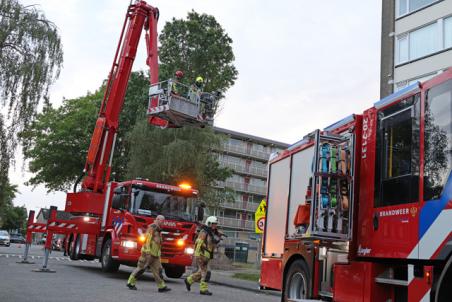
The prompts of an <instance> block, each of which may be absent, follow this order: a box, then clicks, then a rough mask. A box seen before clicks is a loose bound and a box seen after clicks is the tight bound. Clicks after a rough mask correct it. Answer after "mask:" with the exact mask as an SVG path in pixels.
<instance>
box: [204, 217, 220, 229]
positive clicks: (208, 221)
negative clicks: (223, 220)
mask: <svg viewBox="0 0 452 302" xmlns="http://www.w3.org/2000/svg"><path fill="white" fill-rule="evenodd" d="M212 224H218V218H217V217H216V216H209V217H207V219H206V225H207V226H208V227H210V226H212Z"/></svg>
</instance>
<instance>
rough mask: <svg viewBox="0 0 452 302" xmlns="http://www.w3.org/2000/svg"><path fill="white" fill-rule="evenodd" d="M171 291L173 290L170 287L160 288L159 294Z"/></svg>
mask: <svg viewBox="0 0 452 302" xmlns="http://www.w3.org/2000/svg"><path fill="white" fill-rule="evenodd" d="M170 290H171V288H169V287H168V286H165V287H162V288H159V293H165V292H169V291H170Z"/></svg>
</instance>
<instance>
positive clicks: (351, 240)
mask: <svg viewBox="0 0 452 302" xmlns="http://www.w3.org/2000/svg"><path fill="white" fill-rule="evenodd" d="M451 125H452V69H448V70H446V71H444V72H443V73H441V74H440V75H437V76H436V77H434V78H432V79H430V80H428V81H426V82H424V83H415V84H413V85H411V86H409V87H407V88H405V89H403V90H401V91H398V92H396V93H394V94H392V95H390V96H388V97H386V98H384V99H382V100H380V101H379V102H376V103H375V104H374V105H373V106H372V107H371V108H369V109H367V110H366V111H364V112H363V113H362V114H359V115H350V116H348V117H347V118H344V119H343V120H341V121H339V122H337V123H335V124H333V125H331V126H328V127H326V128H325V129H323V130H316V131H314V132H312V133H309V134H308V135H306V136H305V137H304V138H303V139H302V140H301V141H299V142H298V143H296V144H294V145H293V146H290V147H289V148H288V149H287V150H284V151H281V152H279V153H277V154H274V155H272V156H271V159H270V161H269V168H268V184H267V187H268V193H267V215H266V222H265V230H264V238H263V245H262V267H261V279H260V285H261V287H262V288H267V289H276V290H281V291H282V301H304V300H308V299H321V300H327V301H347V302H348V301H370V302H386V301H397V302H399V301H400V302H404V301H409V302H411V301H435V302H438V301H452V290H451V289H450V284H451V282H452V173H451V171H452V152H451V147H450V146H452V127H451Z"/></svg>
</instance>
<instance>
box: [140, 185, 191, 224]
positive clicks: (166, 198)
mask: <svg viewBox="0 0 452 302" xmlns="http://www.w3.org/2000/svg"><path fill="white" fill-rule="evenodd" d="M192 207H193V202H192V201H191V200H190V199H189V200H187V198H186V197H183V196H177V195H171V194H165V193H159V192H151V191H139V192H138V194H137V196H136V198H135V202H134V212H135V213H137V214H140V215H147V216H157V215H159V214H162V215H164V216H165V218H168V219H182V220H188V221H192V220H193V215H192Z"/></svg>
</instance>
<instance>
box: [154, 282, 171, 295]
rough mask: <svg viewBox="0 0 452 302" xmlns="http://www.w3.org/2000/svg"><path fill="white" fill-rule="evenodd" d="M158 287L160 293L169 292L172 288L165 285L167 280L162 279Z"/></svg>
mask: <svg viewBox="0 0 452 302" xmlns="http://www.w3.org/2000/svg"><path fill="white" fill-rule="evenodd" d="M157 287H158V288H159V293H164V292H169V291H170V290H171V288H169V287H168V286H166V285H165V282H163V281H161V282H160V283H159V284H158V285H157Z"/></svg>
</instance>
